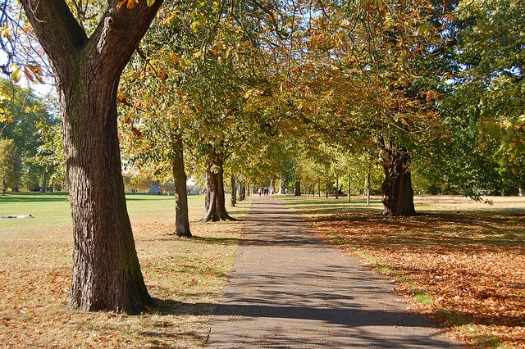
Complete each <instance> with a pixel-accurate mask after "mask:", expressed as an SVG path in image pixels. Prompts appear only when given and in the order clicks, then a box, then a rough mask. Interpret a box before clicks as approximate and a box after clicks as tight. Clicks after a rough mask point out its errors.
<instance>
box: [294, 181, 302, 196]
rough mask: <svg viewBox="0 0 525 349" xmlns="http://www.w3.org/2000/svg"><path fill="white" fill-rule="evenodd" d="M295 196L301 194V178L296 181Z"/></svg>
mask: <svg viewBox="0 0 525 349" xmlns="http://www.w3.org/2000/svg"><path fill="white" fill-rule="evenodd" d="M294 195H295V196H301V181H300V180H298V179H297V180H296V181H295V193H294Z"/></svg>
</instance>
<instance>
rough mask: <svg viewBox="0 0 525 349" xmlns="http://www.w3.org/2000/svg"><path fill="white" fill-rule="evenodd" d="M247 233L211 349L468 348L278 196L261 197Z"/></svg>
mask: <svg viewBox="0 0 525 349" xmlns="http://www.w3.org/2000/svg"><path fill="white" fill-rule="evenodd" d="M245 229H246V234H245V235H244V236H243V239H242V240H241V244H240V246H239V248H238V250H237V256H236V260H235V264H234V271H233V272H232V274H231V276H230V278H229V282H228V285H227V286H226V288H225V290H224V293H223V295H222V297H221V299H220V304H219V306H218V308H217V312H216V315H215V316H214V317H213V320H212V322H211V329H210V334H209V338H208V342H207V344H208V346H209V347H210V348H303V349H304V348H462V346H461V345H459V344H457V343H455V342H454V340H453V339H452V338H451V337H449V336H447V335H445V334H444V333H443V330H442V329H440V328H439V327H438V326H437V325H435V324H433V323H432V322H430V321H428V320H427V319H426V318H424V317H423V316H422V315H419V314H416V313H414V312H412V311H410V310H408V309H407V304H406V303H404V302H403V301H402V297H401V296H399V295H396V294H395V293H394V291H393V287H394V285H393V284H392V283H390V282H389V281H388V279H387V278H384V277H381V276H379V275H377V274H376V273H374V272H372V271H370V270H369V269H368V268H366V267H364V266H361V265H359V264H358V262H357V261H356V260H355V259H353V258H351V257H348V256H344V255H343V252H342V251H340V250H337V249H336V248H334V247H331V246H328V245H327V244H326V243H324V242H323V241H322V240H321V239H319V238H317V237H315V236H314V234H313V233H312V232H311V230H310V229H309V226H308V224H307V223H306V222H304V221H302V220H301V218H300V216H299V215H298V214H296V213H294V212H293V211H291V210H290V209H288V208H286V207H285V206H283V205H282V204H280V203H278V202H277V201H275V200H274V199H272V198H271V197H261V198H260V197H256V198H255V199H254V202H253V204H252V207H251V211H250V214H249V216H248V217H247V218H246V221H245Z"/></svg>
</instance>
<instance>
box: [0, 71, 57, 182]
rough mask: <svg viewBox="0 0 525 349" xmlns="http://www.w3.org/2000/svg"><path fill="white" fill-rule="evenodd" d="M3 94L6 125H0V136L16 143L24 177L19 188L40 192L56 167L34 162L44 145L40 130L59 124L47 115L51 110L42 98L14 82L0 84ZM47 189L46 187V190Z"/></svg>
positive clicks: (2, 107)
mask: <svg viewBox="0 0 525 349" xmlns="http://www.w3.org/2000/svg"><path fill="white" fill-rule="evenodd" d="M0 91H2V93H3V95H4V96H5V98H4V99H3V101H1V102H0V108H1V109H3V110H4V115H8V117H6V118H4V121H3V122H2V121H0V136H4V137H6V138H10V139H13V141H14V142H15V147H16V150H17V152H18V154H19V155H20V158H21V160H22V173H21V177H20V181H19V185H20V184H22V185H23V186H24V187H25V188H27V189H34V188H38V187H39V186H40V185H39V179H40V178H43V177H44V173H45V172H46V169H47V171H49V172H52V171H53V166H51V165H49V166H48V165H46V164H44V163H38V162H36V161H34V160H35V156H36V155H37V149H38V148H39V147H40V146H42V145H43V140H42V139H41V137H40V136H41V130H42V129H44V128H52V127H53V126H54V125H56V124H57V120H56V119H55V117H53V115H51V114H50V113H49V112H48V109H49V107H48V106H47V105H46V104H45V103H44V101H43V99H42V98H39V97H37V96H35V94H34V93H33V92H32V91H31V90H30V89H28V88H21V87H19V86H17V85H15V84H13V82H12V81H8V80H5V79H2V80H0ZM44 187H45V186H44Z"/></svg>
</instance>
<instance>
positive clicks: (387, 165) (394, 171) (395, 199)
mask: <svg viewBox="0 0 525 349" xmlns="http://www.w3.org/2000/svg"><path fill="white" fill-rule="evenodd" d="M380 156H381V160H382V165H383V169H384V170H385V180H384V182H383V186H382V189H383V205H384V206H385V208H384V210H383V215H386V216H413V215H415V214H416V210H415V208H414V190H413V189H412V179H411V175H410V169H409V164H410V156H409V154H408V153H407V152H406V150H405V149H402V148H400V149H397V148H394V147H393V146H392V144H391V142H388V143H386V144H385V143H382V144H381V148H380Z"/></svg>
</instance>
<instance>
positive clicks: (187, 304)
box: [0, 197, 250, 348]
mask: <svg viewBox="0 0 525 349" xmlns="http://www.w3.org/2000/svg"><path fill="white" fill-rule="evenodd" d="M136 199H137V202H136V203H133V201H128V205H129V210H130V216H131V220H132V224H133V229H134V236H135V240H136V246H137V251H138V254H139V259H140V263H141V267H142V272H143V274H144V278H145V281H146V284H147V286H148V290H149V292H150V294H151V296H152V297H153V298H155V299H156V301H157V306H155V307H153V308H151V309H148V310H147V311H145V312H144V313H143V314H141V315H138V316H128V315H123V314H115V313H110V312H97V313H85V312H80V311H72V310H68V309H67V303H68V301H69V292H70V282H71V267H72V261H71V253H72V251H71V248H72V237H71V228H70V226H67V224H64V226H57V227H49V228H41V227H39V224H38V223H39V221H38V218H35V219H34V220H32V223H31V222H25V223H24V224H27V226H24V227H21V228H20V229H17V228H15V227H14V226H12V224H13V222H5V223H4V222H0V340H1V346H2V347H5V348H17V347H19V348H30V347H42V348H194V347H199V346H202V345H203V343H204V341H205V339H206V336H207V334H208V320H209V318H210V316H211V314H212V313H213V310H214V308H215V305H216V302H217V298H218V296H219V294H220V292H221V289H222V287H223V285H224V283H225V281H226V276H227V275H228V273H229V271H230V269H231V267H232V264H233V257H234V253H235V249H236V246H237V242H238V240H239V238H240V234H241V230H242V222H226V223H214V224H210V223H200V222H196V221H195V219H198V217H200V215H201V214H202V212H203V208H201V204H202V202H201V201H203V200H202V199H201V198H192V199H190V200H194V202H193V203H191V202H190V209H191V210H192V213H193V214H192V216H191V217H192V219H193V220H194V221H193V222H192V226H191V228H192V233H193V234H194V235H196V236H197V237H196V238H195V239H185V238H177V237H176V236H174V235H171V234H170V232H171V231H172V230H173V226H174V217H173V214H174V213H173V206H172V205H173V204H174V203H173V202H172V201H173V200H172V199H168V198H166V197H162V198H158V200H154V199H153V198H151V197H149V198H147V197H145V199H144V200H142V199H141V198H140V197H137V198H136ZM163 200H164V201H163ZM249 205H250V202H243V203H240V204H239V205H238V207H237V208H234V209H231V213H232V214H233V216H235V217H239V215H244V214H245V213H246V212H247V211H248V209H249ZM65 207H67V206H65ZM0 208H1V207H0ZM50 214H52V213H50ZM30 223H31V224H32V226H30V225H29V224H30ZM1 224H6V225H7V224H10V226H9V229H3V227H2V226H1ZM4 228H5V227H4ZM51 236H52V237H51Z"/></svg>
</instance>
